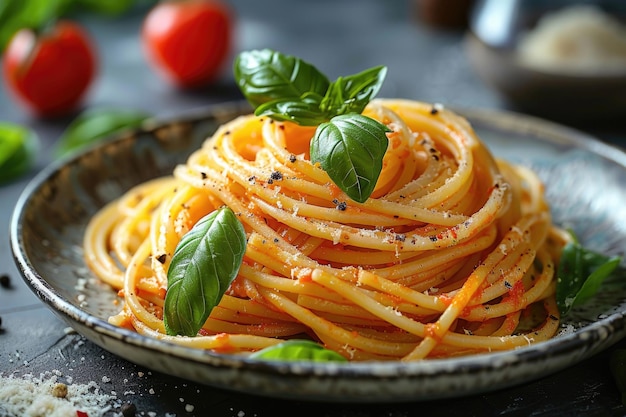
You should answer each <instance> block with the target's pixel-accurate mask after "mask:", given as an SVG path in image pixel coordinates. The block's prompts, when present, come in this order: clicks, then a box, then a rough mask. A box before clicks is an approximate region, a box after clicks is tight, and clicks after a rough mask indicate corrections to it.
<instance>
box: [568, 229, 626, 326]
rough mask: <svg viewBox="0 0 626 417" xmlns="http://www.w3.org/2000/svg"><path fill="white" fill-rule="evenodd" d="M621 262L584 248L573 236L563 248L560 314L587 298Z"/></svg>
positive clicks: (616, 258) (615, 257)
mask: <svg viewBox="0 0 626 417" xmlns="http://www.w3.org/2000/svg"><path fill="white" fill-rule="evenodd" d="M620 262H621V258H620V257H619V256H612V257H609V256H606V255H603V254H600V253H596V252H593V251H591V250H588V249H585V248H584V247H582V246H581V244H580V243H579V242H578V241H577V240H576V239H575V238H574V239H573V241H571V242H569V243H568V244H567V245H565V247H564V248H563V252H562V253H561V260H560V262H559V267H558V270H557V285H556V302H557V305H558V307H559V311H560V312H561V315H566V314H567V313H568V312H569V311H570V310H571V309H572V308H573V307H575V306H578V305H581V304H583V303H585V302H586V301H588V300H589V299H590V298H593V296H594V295H595V294H596V293H597V291H598V289H599V288H600V286H601V285H602V282H604V280H605V279H606V278H607V277H609V276H610V275H611V273H612V272H613V271H614V270H615V268H617V267H618V265H619V264H620Z"/></svg>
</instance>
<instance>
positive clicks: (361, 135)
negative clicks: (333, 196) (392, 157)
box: [310, 114, 390, 203]
mask: <svg viewBox="0 0 626 417" xmlns="http://www.w3.org/2000/svg"><path fill="white" fill-rule="evenodd" d="M389 131H390V130H389V128H388V127H387V126H385V125H383V124H382V123H379V122H378V121H376V120H374V119H371V118H369V117H366V116H363V115H360V114H346V115H341V116H336V117H333V118H332V119H331V121H330V122H328V123H323V124H321V125H319V126H318V128H317V130H316V132H315V136H314V137H313V140H311V149H310V150H311V161H312V162H313V163H319V164H320V165H321V167H322V168H323V169H324V171H326V173H328V176H329V177H330V178H331V179H332V180H333V182H334V183H335V184H336V185H337V186H338V187H339V188H341V190H342V191H343V192H345V193H346V194H347V195H348V196H349V197H350V198H351V199H353V200H355V201H358V202H359V203H363V202H365V201H366V200H367V199H368V198H369V196H370V195H371V194H372V192H373V191H374V188H375V187H376V181H378V177H379V176H380V172H381V170H382V167H383V157H384V155H385V152H386V151H387V146H388V143H389V140H388V139H387V135H386V132H389Z"/></svg>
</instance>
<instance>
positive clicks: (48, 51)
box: [3, 21, 97, 117]
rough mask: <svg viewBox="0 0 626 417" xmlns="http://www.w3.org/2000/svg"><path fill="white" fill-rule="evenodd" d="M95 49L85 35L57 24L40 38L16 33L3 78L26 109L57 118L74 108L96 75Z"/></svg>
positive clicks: (26, 31)
mask: <svg viewBox="0 0 626 417" xmlns="http://www.w3.org/2000/svg"><path fill="white" fill-rule="evenodd" d="M94 51H95V49H94V47H93V45H92V43H91V41H90V39H89V37H88V35H87V33H86V32H85V31H84V30H83V29H82V28H81V26H79V25H78V24H76V23H74V22H71V21H59V22H57V23H56V24H55V25H54V26H53V27H52V28H51V29H50V30H49V31H45V32H43V33H41V34H40V35H37V34H35V32H33V31H32V30H30V29H22V30H20V31H18V32H17V33H16V34H15V35H14V36H13V38H12V39H11V41H10V42H9V44H8V45H7V48H6V50H5V53H4V59H3V70H4V78H5V81H6V83H7V85H8V86H9V88H10V89H11V90H12V91H13V93H14V94H15V95H16V96H17V97H18V99H20V100H21V101H22V102H23V103H24V104H25V105H26V107H28V108H30V109H31V110H32V111H33V112H34V113H35V114H37V115H40V116H45V117H48V116H60V115H63V114H66V113H68V112H70V111H72V110H74V109H75V108H76V106H77V105H78V104H79V103H80V101H81V99H82V98H83V96H84V94H85V92H86V91H87V88H88V87H89V85H90V84H91V82H92V80H93V78H94V75H95V72H96V65H97V64H96V56H95V52H94Z"/></svg>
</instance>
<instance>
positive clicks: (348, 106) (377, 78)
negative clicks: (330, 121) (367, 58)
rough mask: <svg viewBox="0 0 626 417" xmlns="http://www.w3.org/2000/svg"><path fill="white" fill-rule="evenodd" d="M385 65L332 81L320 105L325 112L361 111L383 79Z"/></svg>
mask: <svg viewBox="0 0 626 417" xmlns="http://www.w3.org/2000/svg"><path fill="white" fill-rule="evenodd" d="M386 74H387V67H384V66H378V67H374V68H370V69H367V70H365V71H362V72H360V73H358V74H354V75H348V76H346V77H339V78H337V80H335V81H334V82H332V83H331V84H330V86H329V88H328V91H327V92H326V95H325V96H324V99H323V100H322V103H321V105H320V107H321V109H322V111H323V112H324V113H326V114H332V115H341V114H347V113H358V114H360V113H362V112H363V110H364V109H365V107H366V106H367V104H368V103H369V102H370V100H371V99H373V98H374V97H375V96H376V94H378V91H379V90H380V87H381V86H382V84H383V81H384V80H385V76H386Z"/></svg>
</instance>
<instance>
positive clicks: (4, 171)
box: [0, 123, 39, 182]
mask: <svg viewBox="0 0 626 417" xmlns="http://www.w3.org/2000/svg"><path fill="white" fill-rule="evenodd" d="M38 147H39V139H38V137H37V135H36V134H35V133H34V132H33V131H31V130H29V129H27V128H25V127H23V126H20V125H16V124H13V123H0V182H5V181H8V180H11V179H14V178H17V177H18V176H20V175H22V174H24V173H26V171H28V170H29V169H30V168H31V166H32V165H33V162H34V160H35V154H36V153H37V148H38Z"/></svg>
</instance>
